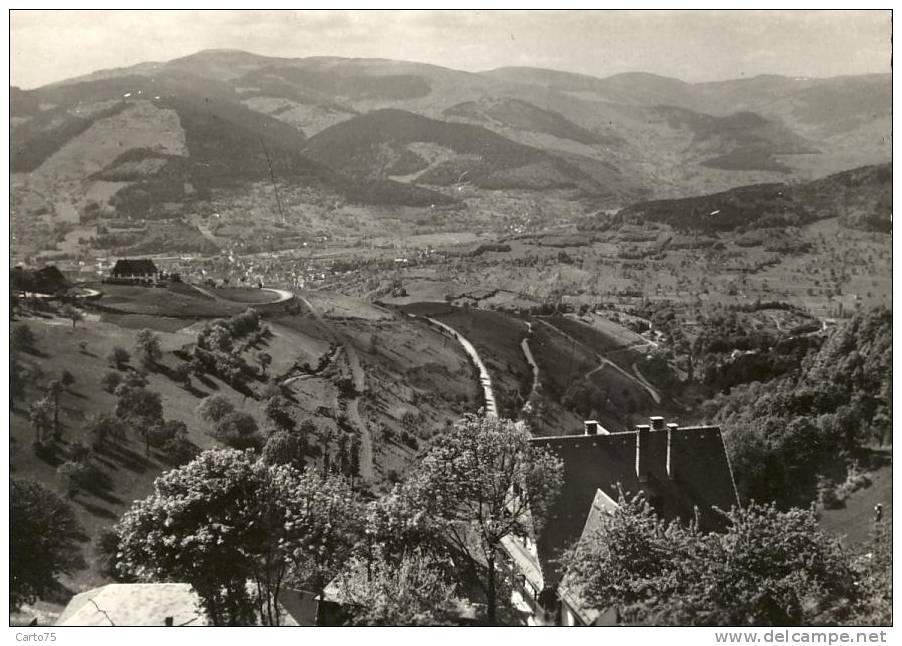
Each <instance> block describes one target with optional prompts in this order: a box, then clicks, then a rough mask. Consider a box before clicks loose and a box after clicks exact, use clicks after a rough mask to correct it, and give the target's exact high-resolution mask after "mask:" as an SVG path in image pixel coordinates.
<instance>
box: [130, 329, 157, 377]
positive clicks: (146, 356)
mask: <svg viewBox="0 0 902 646" xmlns="http://www.w3.org/2000/svg"><path fill="white" fill-rule="evenodd" d="M135 355H136V356H137V357H138V360H139V361H140V362H141V365H143V366H144V367H145V368H147V369H148V370H150V369H152V368H153V367H154V366H156V365H157V362H158V361H159V360H160V359H161V358H162V357H163V351H162V349H161V348H160V337H159V336H157V335H156V334H154V333H153V332H152V331H151V330H148V329H147V328H145V329H143V330H139V331H138V333H137V334H136V335H135Z"/></svg>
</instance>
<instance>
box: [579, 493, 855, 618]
mask: <svg viewBox="0 0 902 646" xmlns="http://www.w3.org/2000/svg"><path fill="white" fill-rule="evenodd" d="M727 516H728V519H729V526H728V528H727V530H726V531H725V532H723V533H716V532H713V533H702V532H700V531H698V530H697V529H696V528H694V527H684V526H682V525H680V524H679V522H677V521H673V522H664V521H663V520H661V519H660V518H658V517H657V516H656V515H655V513H654V511H653V510H652V509H651V508H650V507H649V506H648V505H647V504H646V503H645V501H644V500H642V499H641V498H639V497H636V498H633V499H630V500H624V499H621V500H620V504H619V506H618V508H617V509H616V510H615V511H614V512H613V513H612V514H611V515H610V516H609V517H607V518H606V519H605V521H604V523H603V526H602V528H601V529H599V530H598V531H596V532H595V533H594V534H592V535H590V536H588V537H585V538H583V539H582V540H581V541H580V542H579V543H578V544H577V545H576V546H575V547H574V548H573V549H571V550H570V551H569V552H568V553H566V554H565V555H564V557H563V558H562V563H563V564H564V566H565V570H566V579H565V585H567V586H568V587H570V588H571V589H573V590H576V591H578V593H579V594H580V595H581V598H583V599H584V600H585V601H586V602H587V603H588V604H589V605H591V606H594V607H596V608H599V609H609V608H616V609H617V610H618V612H619V616H620V619H621V621H623V622H624V623H632V624H652V625H709V626H738V625H792V626H799V625H823V624H836V623H842V622H843V621H845V620H848V619H849V618H851V616H852V614H851V613H852V610H853V608H854V606H855V604H856V603H857V598H858V596H859V592H858V584H857V578H858V576H857V575H856V573H855V570H854V568H853V567H852V561H851V559H850V558H849V555H848V554H846V553H845V552H844V551H843V549H842V547H841V546H840V544H839V542H838V541H837V540H836V539H834V538H831V537H829V536H827V535H826V534H824V533H823V532H822V531H821V530H820V529H819V528H818V526H817V519H816V516H815V514H814V513H813V512H811V511H805V510H800V509H793V510H790V511H788V512H780V511H779V510H777V509H776V507H774V506H772V505H756V504H752V505H750V506H748V507H747V508H745V509H742V510H735V509H734V510H733V511H732V512H729V513H728V514H727Z"/></svg>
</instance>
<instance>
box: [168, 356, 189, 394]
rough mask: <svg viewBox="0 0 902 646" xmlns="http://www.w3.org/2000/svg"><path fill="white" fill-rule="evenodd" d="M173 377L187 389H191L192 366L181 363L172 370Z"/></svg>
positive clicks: (185, 362)
mask: <svg viewBox="0 0 902 646" xmlns="http://www.w3.org/2000/svg"><path fill="white" fill-rule="evenodd" d="M172 376H173V377H174V378H175V380H176V381H180V382H181V383H182V385H184V386H185V388H191V364H190V363H188V362H187V361H179V362H178V363H177V364H175V367H174V368H173V369H172Z"/></svg>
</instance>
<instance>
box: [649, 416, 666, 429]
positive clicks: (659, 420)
mask: <svg viewBox="0 0 902 646" xmlns="http://www.w3.org/2000/svg"><path fill="white" fill-rule="evenodd" d="M648 421H649V422H651V427H652V428H653V429H654V430H656V431H663V430H664V418H663V417H657V416H656V417H649V418H648Z"/></svg>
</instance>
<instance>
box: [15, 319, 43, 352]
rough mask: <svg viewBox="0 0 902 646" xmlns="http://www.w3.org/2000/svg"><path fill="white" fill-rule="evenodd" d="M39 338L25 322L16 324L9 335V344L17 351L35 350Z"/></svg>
mask: <svg viewBox="0 0 902 646" xmlns="http://www.w3.org/2000/svg"><path fill="white" fill-rule="evenodd" d="M36 342H37V338H36V337H35V335H34V332H32V331H31V328H30V327H28V325H26V324H25V323H19V324H18V325H16V326H14V327H13V329H12V331H11V332H10V336H9V345H10V347H11V348H12V349H13V350H15V351H16V352H33V351H34V345H35V343H36Z"/></svg>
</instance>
